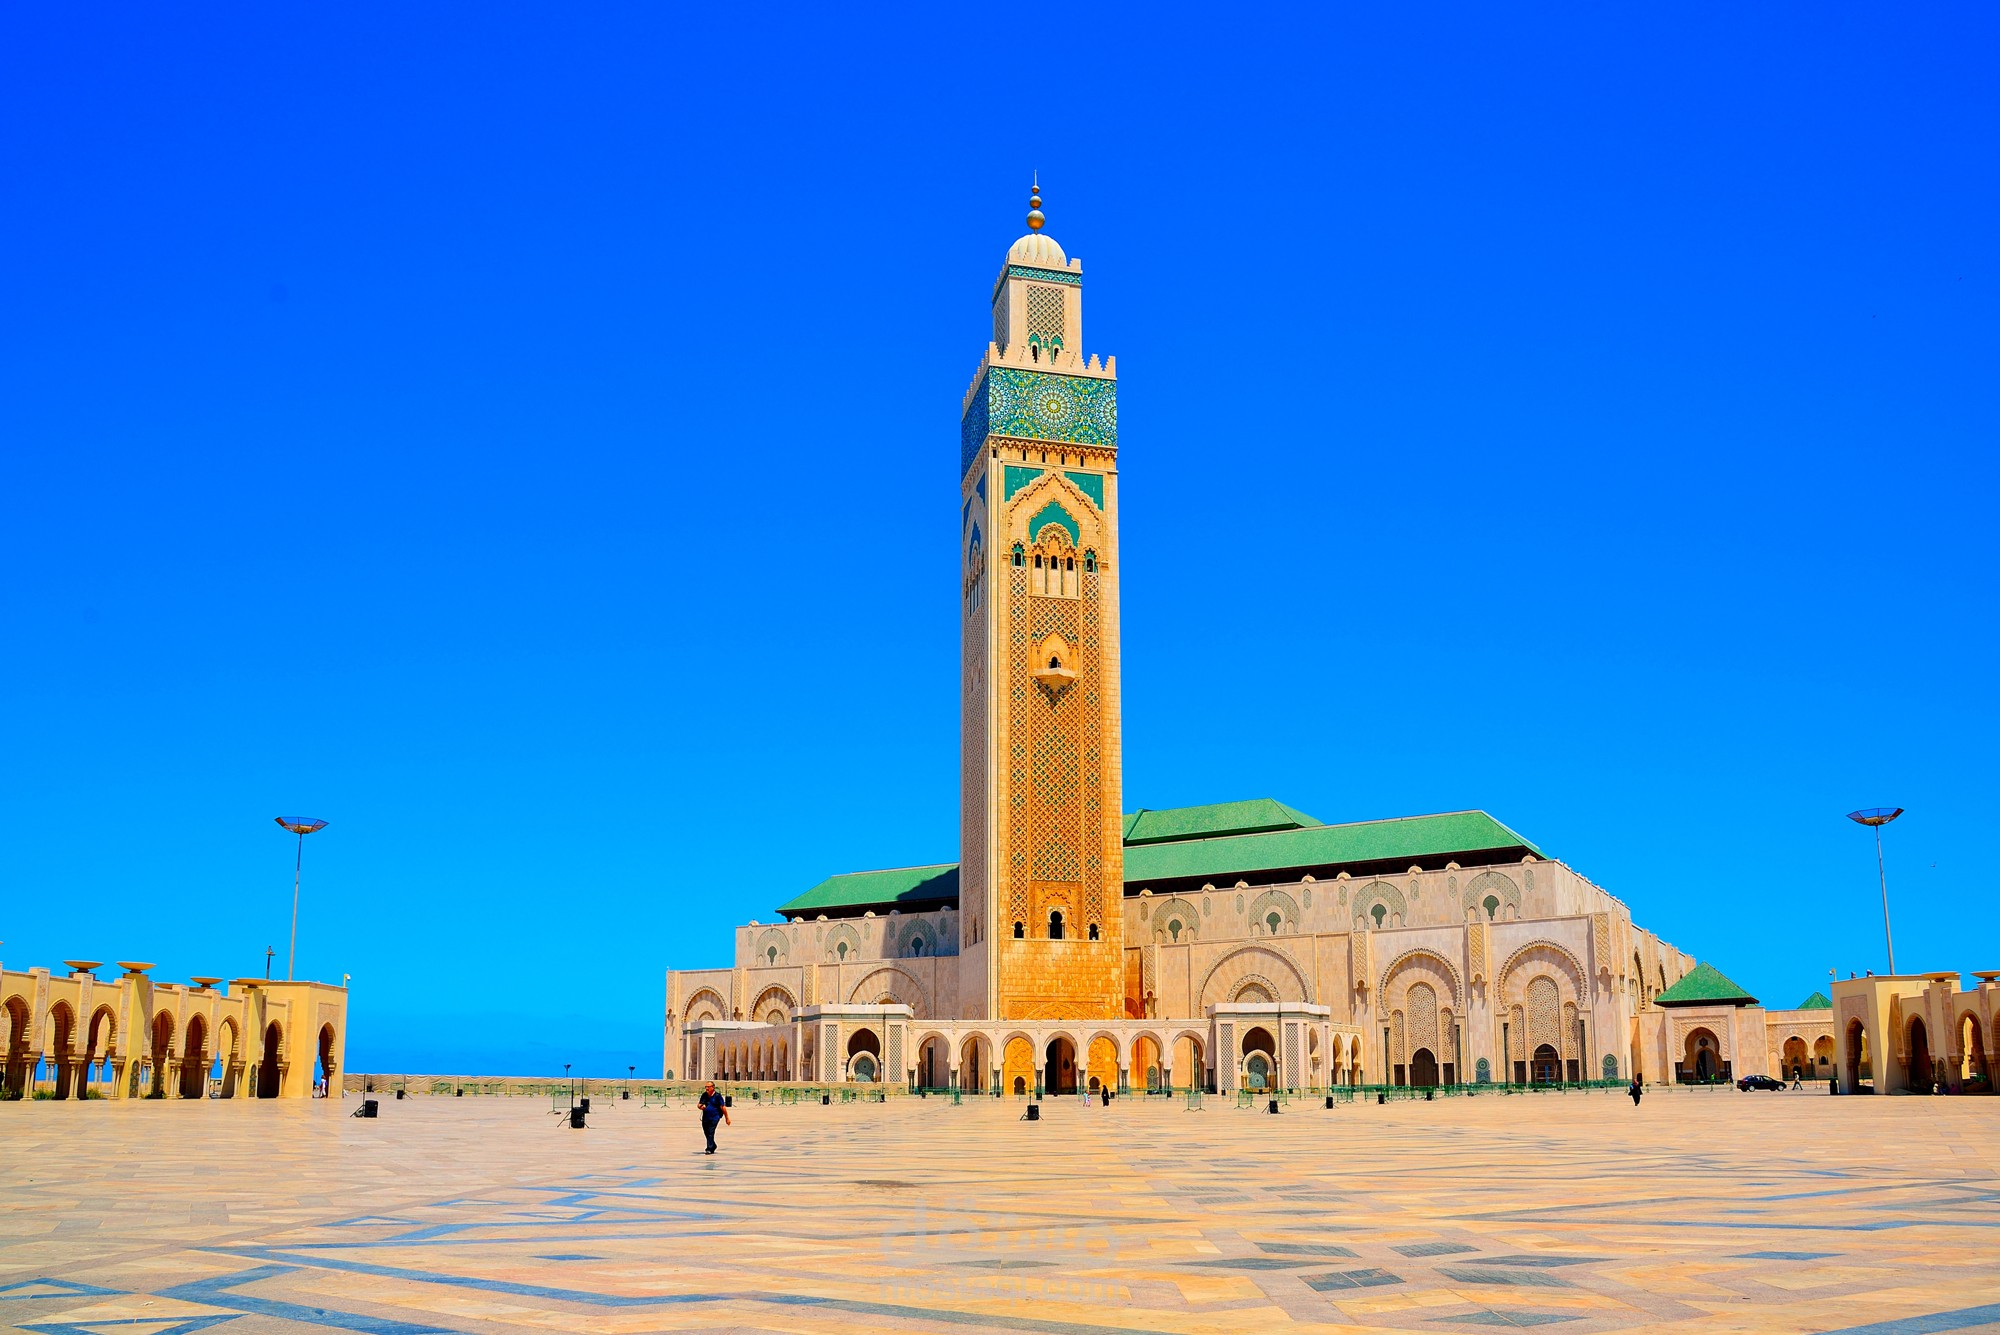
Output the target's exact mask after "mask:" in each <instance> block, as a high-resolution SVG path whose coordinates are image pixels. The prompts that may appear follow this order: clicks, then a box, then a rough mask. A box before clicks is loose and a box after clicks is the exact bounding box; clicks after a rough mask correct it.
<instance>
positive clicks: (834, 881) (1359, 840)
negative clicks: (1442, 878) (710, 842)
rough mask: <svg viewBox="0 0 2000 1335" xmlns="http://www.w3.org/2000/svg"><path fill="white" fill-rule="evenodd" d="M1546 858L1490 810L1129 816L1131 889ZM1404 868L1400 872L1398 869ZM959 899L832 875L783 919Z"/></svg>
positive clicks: (943, 873) (1265, 804)
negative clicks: (1469, 859) (1343, 821)
mask: <svg viewBox="0 0 2000 1335" xmlns="http://www.w3.org/2000/svg"><path fill="white" fill-rule="evenodd" d="M1494 852H1503V853H1507V854H1509V855H1510V856H1511V855H1516V854H1518V853H1520V852H1526V853H1533V854H1535V855H1536V856H1537V857H1540V856H1542V850H1541V849H1539V848H1536V847H1535V846H1534V845H1533V844H1531V843H1529V842H1528V841H1527V840H1526V839H1523V838H1522V837H1521V836H1520V835H1518V834H1516V833H1515V832H1514V831H1512V830H1510V829H1508V828H1507V827H1506V826H1505V825H1502V824H1501V823H1500V822H1499V821H1497V820H1494V819H1493V818H1492V817H1491V816H1489V815H1487V814H1486V813H1485V812H1483V811H1453V812H1447V813H1445V814H1443V815H1438V816H1402V817H1398V818H1396V819H1393V820H1367V821H1355V822H1353V823H1351V824H1347V825H1322V824H1320V822H1318V821H1316V820H1314V819H1313V818H1312V817H1311V816H1308V815H1306V814H1305V813H1303V812H1300V811H1295V810H1293V809H1292V808H1291V807H1288V806H1286V805H1285V804H1284V803H1282V802H1275V801H1272V800H1271V799H1270V798H1257V799H1253V800H1251V801H1248V802H1219V803H1216V804H1214V805H1211V806H1202V807H1175V808H1172V809H1169V810H1165V811H1146V810H1140V811H1137V812H1134V813H1133V814H1131V815H1129V816H1127V817H1125V884H1126V885H1127V886H1143V885H1147V884H1151V883H1155V882H1160V881H1173V880H1179V879H1182V878H1186V877H1199V878H1200V879H1202V880H1205V881H1216V882H1218V883H1220V882H1222V881H1223V880H1224V878H1225V877H1226V878H1228V880H1229V881H1232V882H1233V881H1235V880H1236V879H1237V878H1238V877H1239V876H1247V875H1250V874H1253V873H1256V872H1272V871H1284V870H1288V869H1293V868H1306V867H1339V866H1355V865H1361V864H1365V863H1371V862H1386V863H1391V864H1401V865H1403V866H1407V865H1409V864H1410V863H1413V862H1417V861H1420V860H1422V859H1427V858H1428V859H1433V860H1434V859H1438V858H1443V857H1447V856H1451V855H1459V856H1463V855H1465V854H1471V853H1494ZM1399 869H1400V868H1399ZM957 899H958V864H956V863H950V862H943V863H938V864H936V865H934V866H929V867H902V868H898V869H896V870H893V871H856V872H846V873H844V874H842V875H839V876H829V877H827V878H826V879H825V880H824V881H821V882H820V883H819V884H818V885H816V886H814V887H813V888H812V889H810V890H808V891H806V892H805V893H804V894H802V895H800V896H799V897H798V898H797V899H794V900H791V901H789V902H788V903H784V904H780V905H779V906H778V912H779V913H783V914H794V915H798V914H803V915H811V914H816V913H829V914H830V913H833V912H835V911H837V910H841V909H848V910H860V909H871V908H880V909H887V908H903V909H914V908H920V907H926V906H929V905H934V904H938V903H946V902H949V903H955V902H956V901H957Z"/></svg>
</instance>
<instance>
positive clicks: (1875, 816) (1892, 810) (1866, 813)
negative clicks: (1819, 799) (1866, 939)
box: [1847, 807, 1903, 974]
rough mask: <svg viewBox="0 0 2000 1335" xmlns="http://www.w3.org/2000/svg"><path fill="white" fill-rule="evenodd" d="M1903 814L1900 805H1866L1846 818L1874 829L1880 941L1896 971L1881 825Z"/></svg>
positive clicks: (1890, 970) (1851, 812) (1891, 965)
mask: <svg viewBox="0 0 2000 1335" xmlns="http://www.w3.org/2000/svg"><path fill="white" fill-rule="evenodd" d="M1902 814H1903V809H1902V808H1901V807H1868V808H1865V809H1864V810H1861V811H1850V812H1848V813H1847V818H1848V819H1849V820H1851V821H1853V822H1854V823H1855V824H1856V825H1866V826H1868V827H1869V828H1871V829H1873V830H1874V831H1875V875H1876V876H1877V877H1879V878H1880V879H1881V882H1882V941H1883V944H1885V945H1887V946H1888V947H1889V972H1890V973H1891V974H1893V973H1895V972H1896V938H1895V937H1894V936H1892V935H1890V933H1889V873H1888V871H1887V870H1886V869H1885V868H1884V867H1883V865H1882V827H1883V826H1884V825H1887V824H1888V823H1889V822H1890V821H1892V820H1894V819H1896V817H1898V816H1900V815H1902Z"/></svg>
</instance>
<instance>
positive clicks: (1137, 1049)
mask: <svg viewBox="0 0 2000 1335" xmlns="http://www.w3.org/2000/svg"><path fill="white" fill-rule="evenodd" d="M1132 1083H1133V1084H1135V1085H1138V1086H1140V1087H1142V1088H1144V1089H1149V1090H1151V1089H1158V1088H1159V1087H1160V1044H1159V1040H1157V1039H1155V1038H1153V1037H1152V1036H1151V1035H1149V1034H1141V1035H1140V1036H1139V1037H1137V1038H1135V1039H1133V1040H1132Z"/></svg>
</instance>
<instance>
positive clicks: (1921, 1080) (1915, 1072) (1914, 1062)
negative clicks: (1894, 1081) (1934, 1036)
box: [1904, 1015, 1937, 1094]
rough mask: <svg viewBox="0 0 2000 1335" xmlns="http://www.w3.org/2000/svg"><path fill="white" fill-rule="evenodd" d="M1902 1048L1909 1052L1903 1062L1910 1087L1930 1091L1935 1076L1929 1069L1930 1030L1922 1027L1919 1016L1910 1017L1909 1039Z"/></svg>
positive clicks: (1925, 1091)
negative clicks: (1906, 1059)
mask: <svg viewBox="0 0 2000 1335" xmlns="http://www.w3.org/2000/svg"><path fill="white" fill-rule="evenodd" d="M1904 1050H1905V1051H1906V1052H1907V1053H1908V1054H1909V1060H1908V1061H1907V1062H1905V1063H1904V1077H1905V1078H1906V1079H1907V1080H1908V1082H1909V1086H1910V1088H1911V1089H1916V1090H1921V1091H1923V1092H1924V1093H1926V1094H1928V1093H1930V1089H1931V1085H1932V1084H1933V1083H1935V1081H1936V1078H1937V1077H1936V1074H1935V1073H1934V1072H1933V1071H1932V1070H1931V1039H1930V1031H1929V1030H1928V1029H1926V1028H1924V1022H1923V1019H1922V1017H1921V1016H1914V1015H1913V1016H1911V1017H1910V1041H1909V1044H1908V1045H1907V1047H1906V1048H1905V1049H1904Z"/></svg>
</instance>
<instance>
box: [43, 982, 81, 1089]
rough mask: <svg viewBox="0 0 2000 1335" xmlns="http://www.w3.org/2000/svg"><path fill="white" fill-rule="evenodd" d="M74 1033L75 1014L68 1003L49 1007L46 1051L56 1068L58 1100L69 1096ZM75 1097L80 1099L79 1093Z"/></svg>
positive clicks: (73, 1056)
mask: <svg viewBox="0 0 2000 1335" xmlns="http://www.w3.org/2000/svg"><path fill="white" fill-rule="evenodd" d="M75 1031H76V1015H75V1012H73V1011H71V1010H70V1008H69V1003H68V1002H66V1001H58V1002H57V1003H56V1004H55V1005H53V1006H51V1007H49V1042H48V1051H49V1057H50V1059H51V1061H52V1062H53V1063H54V1065H55V1068H56V1069H55V1078H56V1089H55V1095H56V1097H57V1098H59V1099H66V1098H68V1097H69V1096H70V1083H71V1079H72V1076H71V1067H72V1065H73V1063H74V1061H75V1056H76V1054H75V1053H73V1052H72V1051H71V1047H72V1045H73V1044H74V1043H75V1041H76V1032H75ZM77 1097H79V1098H81V1097H82V1092H81V1091H78V1095H77Z"/></svg>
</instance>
